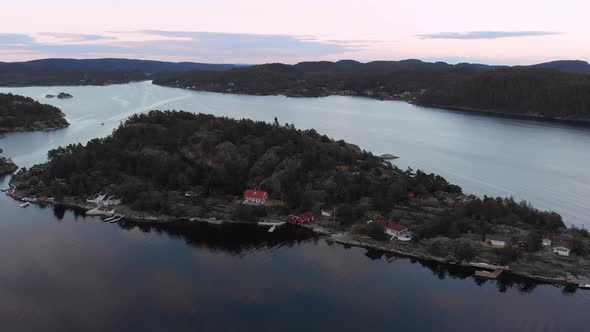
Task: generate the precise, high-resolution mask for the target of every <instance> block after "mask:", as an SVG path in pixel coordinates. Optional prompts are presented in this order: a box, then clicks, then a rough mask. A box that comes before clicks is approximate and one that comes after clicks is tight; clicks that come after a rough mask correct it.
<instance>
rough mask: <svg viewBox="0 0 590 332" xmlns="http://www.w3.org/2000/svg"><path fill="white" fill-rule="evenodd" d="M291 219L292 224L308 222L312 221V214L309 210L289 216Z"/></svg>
mask: <svg viewBox="0 0 590 332" xmlns="http://www.w3.org/2000/svg"><path fill="white" fill-rule="evenodd" d="M291 221H292V222H293V223H294V224H299V225H305V224H309V223H311V222H312V221H313V215H312V214H311V212H304V213H302V214H300V215H298V216H293V217H291Z"/></svg>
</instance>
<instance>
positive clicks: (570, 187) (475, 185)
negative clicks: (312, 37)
mask: <svg viewBox="0 0 590 332" xmlns="http://www.w3.org/2000/svg"><path fill="white" fill-rule="evenodd" d="M59 91H66V92H69V93H71V94H73V95H74V98H73V99H69V100H58V99H46V98H45V95H46V94H47V93H57V92H59ZM0 92H14V93H19V94H23V95H26V96H29V97H32V98H35V99H38V100H40V101H42V102H45V103H50V104H53V105H55V106H58V107H60V108H62V110H63V111H64V112H65V113H66V114H67V119H68V121H69V122H70V123H71V124H72V125H71V127H69V128H67V129H63V130H59V131H55V132H36V133H18V134H11V135H9V136H7V137H6V138H4V139H2V140H0V147H2V148H4V149H5V150H6V155H8V156H11V157H12V158H13V159H14V161H15V162H16V163H17V164H18V165H19V166H30V165H32V164H34V163H38V162H41V161H44V160H45V159H46V154H47V151H48V150H49V149H50V148H54V147H57V146H60V145H65V144H69V143H77V142H81V143H84V142H86V141H88V140H90V139H92V138H95V137H103V136H106V135H108V134H110V133H111V131H112V130H113V129H114V128H116V127H117V126H118V125H119V123H120V122H121V121H123V120H125V119H126V118H127V117H128V116H129V115H131V114H134V113H138V112H144V111H147V110H152V109H160V110H165V109H176V110H185V111H190V112H201V113H210V114H215V115H222V116H228V117H233V118H250V119H255V120H262V121H268V122H271V121H273V119H274V117H277V118H278V119H279V121H280V122H281V123H285V122H288V123H293V124H295V126H296V127H297V128H301V129H308V128H314V129H316V130H317V131H318V132H320V133H323V134H327V135H328V136H330V137H333V138H335V139H344V140H346V141H348V142H351V143H355V144H358V145H359V146H360V147H361V148H363V149H366V150H368V151H371V152H374V153H375V154H382V153H392V154H394V155H398V156H400V157H401V158H400V159H398V160H396V161H395V164H397V165H398V166H400V167H402V168H406V167H412V168H414V169H418V168H419V169H423V170H425V171H427V172H434V173H437V174H440V175H442V176H444V177H446V178H447V179H448V180H450V181H451V182H453V183H456V184H458V185H460V186H461V187H462V188H463V189H464V191H465V192H467V193H474V194H479V195H484V194H487V195H493V196H510V195H512V196H514V198H515V199H517V200H522V199H525V200H527V201H530V202H532V203H533V204H534V205H535V206H536V207H538V208H541V209H546V210H554V211H556V212H559V213H560V214H561V215H562V216H563V217H564V220H565V221H566V223H568V224H575V225H579V226H582V225H585V226H590V219H589V218H588V216H589V215H590V204H589V203H590V199H589V198H590V171H589V169H590V168H589V165H590V153H588V151H590V128H588V127H575V126H568V125H563V124H556V123H546V122H539V121H527V120H516V119H506V118H498V117H490V116H482V115H468V114H463V113H458V112H451V111H446V110H437V109H433V108H425V107H417V106H413V105H410V104H407V103H404V102H395V101H377V100H372V99H366V98H355V97H327V98H287V97H283V96H268V97H259V96H244V95H230V94H218V93H208V92H194V91H187V90H181V89H172V88H165V87H159V86H155V85H152V84H150V83H149V82H142V83H135V84H126V85H112V86H106V87H31V88H0ZM101 123H104V125H103V126H101Z"/></svg>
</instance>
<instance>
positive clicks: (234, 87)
mask: <svg viewBox="0 0 590 332" xmlns="http://www.w3.org/2000/svg"><path fill="white" fill-rule="evenodd" d="M493 68H494V67H491V66H485V65H477V64H476V65H473V64H458V65H449V64H447V63H444V62H436V63H429V62H423V61H420V60H403V61H374V62H369V63H360V62H356V61H352V60H343V61H338V62H329V61H320V62H301V63H298V64H296V65H285V64H278V63H275V64H265V65H257V66H250V67H244V68H234V69H231V70H228V71H223V72H220V71H190V72H183V73H169V74H161V75H158V77H157V78H156V79H155V80H154V84H159V85H165V86H172V87H179V88H190V89H194V90H205V91H214V92H230V93H246V94H260V95H269V94H285V95H288V96H327V95H334V94H336V95H359V96H368V97H373V98H380V99H393V98H399V97H400V96H401V95H402V94H404V93H407V92H413V91H420V90H422V89H427V88H429V87H431V86H433V85H435V84H444V83H445V82H452V81H455V80H457V79H462V78H468V77H472V76H474V75H476V74H479V73H481V72H483V71H486V70H490V69H493Z"/></svg>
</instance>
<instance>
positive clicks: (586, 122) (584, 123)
mask: <svg viewBox="0 0 590 332" xmlns="http://www.w3.org/2000/svg"><path fill="white" fill-rule="evenodd" d="M152 84H154V85H157V86H161V87H166V88H171V89H180V90H189V91H197V92H211V93H220V94H230V95H244V96H259V97H264V96H283V97H287V98H325V97H331V96H340V97H359V98H368V99H372V100H377V101H402V102H405V103H407V104H410V105H414V106H419V107H429V108H436V109H440V110H445V111H454V112H460V113H463V114H467V115H469V114H473V115H486V116H493V117H498V118H507V119H518V120H533V121H538V122H546V123H560V124H567V125H572V126H577V127H590V119H567V118H548V117H544V116H540V115H535V114H519V113H508V112H500V111H493V110H484V109H477V108H470V107H463V106H444V105H435V104H422V103H415V102H412V101H411V100H407V99H405V98H397V97H391V96H379V95H377V96H369V95H359V94H348V93H338V92H330V93H326V94H321V95H312V96H305V95H293V94H288V93H278V94H263V93H247V92H240V91H236V92H234V91H212V90H206V89H192V88H182V87H176V86H171V85H165V84H156V83H152Z"/></svg>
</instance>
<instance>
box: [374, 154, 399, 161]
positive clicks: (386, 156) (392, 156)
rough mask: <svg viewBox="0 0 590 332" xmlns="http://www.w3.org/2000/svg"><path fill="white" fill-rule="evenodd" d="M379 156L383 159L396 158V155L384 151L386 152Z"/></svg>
mask: <svg viewBox="0 0 590 332" xmlns="http://www.w3.org/2000/svg"><path fill="white" fill-rule="evenodd" d="M379 158H381V159H383V160H393V159H398V158H399V157H398V156H394V155H392V154H391V153H386V154H382V155H381V156H379Z"/></svg>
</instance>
